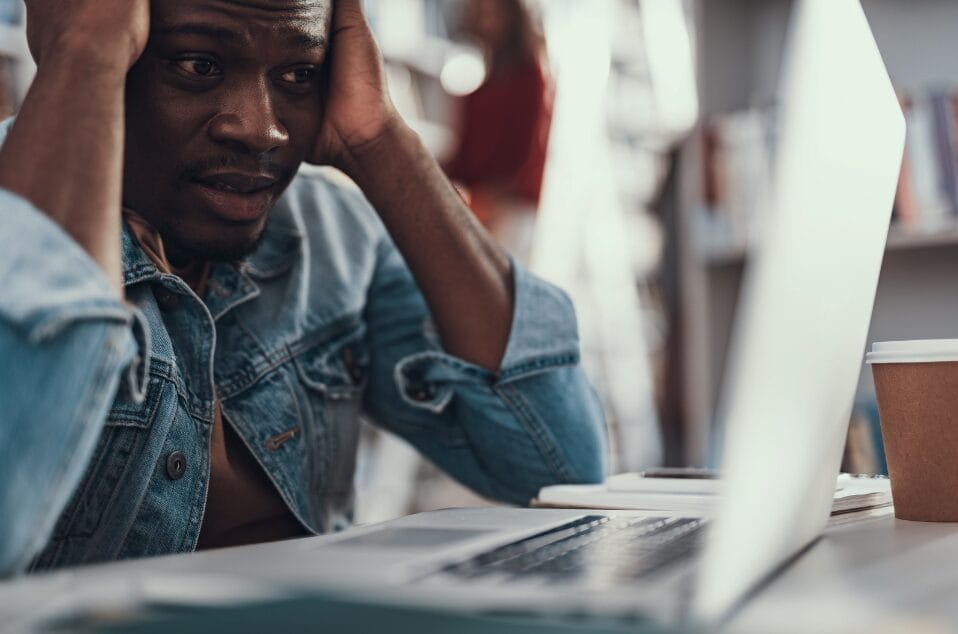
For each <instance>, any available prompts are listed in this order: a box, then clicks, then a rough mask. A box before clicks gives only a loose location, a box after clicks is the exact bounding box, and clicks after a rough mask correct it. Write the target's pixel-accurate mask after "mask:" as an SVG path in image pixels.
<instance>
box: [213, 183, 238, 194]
mask: <svg viewBox="0 0 958 634" xmlns="http://www.w3.org/2000/svg"><path fill="white" fill-rule="evenodd" d="M213 187H214V188H216V189H218V190H220V191H221V192H231V193H236V192H238V191H239V190H238V189H236V188H235V187H233V186H232V185H227V184H226V183H214V184H213Z"/></svg>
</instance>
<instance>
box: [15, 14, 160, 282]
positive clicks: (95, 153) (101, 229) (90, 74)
mask: <svg viewBox="0 0 958 634" xmlns="http://www.w3.org/2000/svg"><path fill="white" fill-rule="evenodd" d="M26 5H27V38H28V41H29V44H30V51H31V52H32V53H33V57H34V59H35V60H36V61H37V75H36V78H35V79H34V80H33V85H32V86H31V87H30V92H29V93H27V96H26V98H25V99H24V102H23V106H22V107H21V108H20V113H19V114H18V115H17V120H16V123H15V124H14V125H13V128H12V129H11V130H10V133H9V135H8V136H7V139H6V141H5V142H4V144H3V148H2V150H0V187H4V188H6V189H8V190H10V191H12V192H16V193H17V194H20V195H21V196H23V197H24V198H26V199H27V200H29V201H30V202H32V203H33V204H34V205H35V206H36V207H37V208H38V209H40V210H42V211H43V212H44V213H46V214H47V215H48V216H49V217H50V219H51V220H53V221H54V222H56V223H57V224H58V225H60V227H61V228H62V229H63V230H64V231H65V232H66V233H67V234H68V235H70V236H71V237H72V238H73V239H74V240H75V241H76V243H77V244H79V245H80V246H81V247H82V248H83V249H84V250H86V252H87V253H88V254H89V255H90V257H91V258H92V259H93V260H94V261H95V262H96V263H97V264H98V265H99V266H100V268H102V269H103V272H104V274H105V275H106V277H107V279H108V280H109V282H110V283H111V284H112V285H113V288H114V289H115V290H116V293H117V295H120V296H122V292H123V284H122V271H123V265H122V261H121V257H120V241H119V240H118V239H117V236H119V235H120V200H121V187H122V172H123V138H124V136H123V135H124V119H123V117H124V107H123V95H124V87H125V84H126V73H127V71H128V70H129V69H130V66H132V65H133V63H134V62H135V61H136V60H137V59H138V58H139V56H140V54H141V53H142V52H143V49H144V47H145V46H146V40H147V37H148V35H149V23H150V12H149V9H150V7H149V2H148V0H26Z"/></svg>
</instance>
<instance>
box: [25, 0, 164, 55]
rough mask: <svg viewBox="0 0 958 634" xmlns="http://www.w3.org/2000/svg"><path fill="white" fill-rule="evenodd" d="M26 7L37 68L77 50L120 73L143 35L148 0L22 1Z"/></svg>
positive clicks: (136, 51)
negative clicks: (117, 69) (61, 55)
mask: <svg viewBox="0 0 958 634" xmlns="http://www.w3.org/2000/svg"><path fill="white" fill-rule="evenodd" d="M26 6H27V41H28V42H29V44H30V52H31V53H32V54H33V58H34V59H35V60H36V62H37V66H38V67H42V66H43V64H44V62H45V61H47V60H50V59H51V58H54V57H56V56H57V55H59V54H82V55H84V56H89V57H90V58H91V60H90V61H92V62H96V63H97V64H101V65H102V64H110V66H111V67H112V65H113V64H116V67H117V68H121V69H123V72H124V73H126V71H127V70H129V69H130V67H131V66H132V65H133V63H134V62H136V60H137V59H139V57H140V55H141V54H142V53H143V49H144V47H145V46H146V40H147V37H148V36H149V31H150V5H149V2H148V0H26Z"/></svg>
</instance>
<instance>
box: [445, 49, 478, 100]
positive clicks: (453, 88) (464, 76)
mask: <svg viewBox="0 0 958 634" xmlns="http://www.w3.org/2000/svg"><path fill="white" fill-rule="evenodd" d="M485 79H486V62H485V60H484V59H483V56H482V53H481V52H480V51H479V50H478V49H476V48H474V47H471V46H456V47H455V48H454V49H453V50H452V51H451V52H450V53H449V55H448V57H447V58H446V62H445V63H444V64H443V67H442V71H441V72H440V74H439V81H440V82H441V83H442V87H443V89H444V90H445V91H446V92H447V93H449V94H450V95H453V96H454V97H461V96H463V95H468V94H469V93H471V92H475V90H476V89H477V88H479V86H481V85H482V82H483V81H485Z"/></svg>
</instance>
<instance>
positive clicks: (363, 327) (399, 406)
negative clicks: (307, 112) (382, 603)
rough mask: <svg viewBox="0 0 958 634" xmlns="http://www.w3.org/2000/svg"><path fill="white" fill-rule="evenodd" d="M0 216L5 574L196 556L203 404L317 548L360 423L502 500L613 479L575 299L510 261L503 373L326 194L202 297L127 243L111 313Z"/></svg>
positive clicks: (356, 212) (380, 237) (10, 203)
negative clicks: (176, 455)
mask: <svg viewBox="0 0 958 634" xmlns="http://www.w3.org/2000/svg"><path fill="white" fill-rule="evenodd" d="M0 213H2V214H3V217H4V222H3V229H2V231H0V421H2V422H0V574H5V575H9V574H13V573H17V572H22V571H25V570H30V569H48V568H55V567H61V566H68V565H77V564H86V563H92V562H100V561H109V560H114V559H122V558H131V557H141V556H147V555H159V554H164V553H175V552H184V551H190V550H192V549H193V548H194V546H195V543H196V539H197V536H198V534H199V530H200V526H201V523H202V520H203V512H204V506H205V501H206V490H207V484H208V481H209V451H210V426H211V423H212V417H213V403H214V397H215V395H218V396H219V397H220V399H221V401H222V407H223V412H224V414H225V416H226V418H227V419H228V421H229V423H230V424H232V425H233V426H234V427H235V429H236V431H237V432H238V434H239V435H240V437H241V438H242V439H243V440H244V441H245V443H246V445H247V446H248V447H249V449H250V451H251V452H252V453H253V455H254V456H255V457H256V459H257V460H258V461H259V463H260V464H261V465H262V466H263V468H264V469H265V470H266V472H267V473H268V475H269V477H270V478H271V479H272V481H273V482H274V483H275V485H276V488H277V490H278V491H279V493H280V495H281V496H282V498H283V499H284V500H285V501H286V503H287V504H288V505H289V507H290V509H291V510H292V512H293V513H294V514H295V515H296V517H297V518H299V520H300V521H301V522H302V523H303V525H304V526H306V527H307V528H308V529H309V530H310V531H313V532H315V533H322V532H326V531H332V530H339V529H342V528H345V527H346V526H348V525H349V524H350V520H351V511H352V503H353V472H354V467H355V459H356V445H357V441H358V430H359V426H358V418H359V416H360V415H365V416H368V417H369V418H370V419H371V420H373V421H374V422H375V423H377V424H379V425H381V426H382V427H384V428H386V429H388V430H390V431H393V432H395V433H397V434H399V435H401V436H402V437H403V438H405V439H406V440H408V441H409V442H410V443H411V444H413V445H414V446H415V447H417V448H418V449H419V450H420V451H421V452H422V453H424V454H425V455H426V456H427V457H428V458H429V459H431V460H432V461H434V462H435V463H436V464H438V465H439V466H440V467H442V468H443V469H444V470H446V471H447V472H449V473H450V474H452V475H453V476H454V477H455V478H457V479H458V480H460V481H461V482H463V483H465V484H466V485H468V486H470V487H471V488H473V489H474V490H476V491H478V492H479V493H481V494H483V495H486V496H489V497H492V498H495V499H498V500H502V501H506V502H510V503H515V504H524V503H526V502H528V501H529V499H530V498H532V497H533V496H534V495H535V493H536V492H537V490H538V489H539V488H540V487H542V486H545V485H549V484H555V483H562V482H596V481H599V480H601V479H602V477H603V475H604V473H603V471H604V457H605V437H604V434H605V431H604V425H603V421H602V415H601V411H600V408H599V405H598V403H597V401H596V399H595V396H594V393H593V390H592V389H591V387H590V386H589V384H588V382H587V380H586V378H585V377H584V375H583V373H582V371H581V369H580V367H579V365H578V359H579V348H578V340H577V332H576V323H575V317H574V313H573V308H572V305H571V303H570V301H569V300H568V298H567V297H566V295H565V294H564V293H562V292H561V291H560V290H558V289H556V288H555V287H553V286H550V285H549V284H547V283H545V282H543V281H541V280H539V279H537V278H535V277H533V276H532V275H531V274H529V273H528V272H527V271H526V270H524V269H523V268H522V267H521V266H520V265H518V264H514V275H515V289H516V307H515V315H514V319H513V325H512V333H511V336H510V340H509V343H508V348H507V351H506V355H505V358H504V360H503V362H502V365H501V371H500V372H499V373H498V374H493V373H490V372H488V371H486V370H484V369H482V368H479V367H476V366H474V365H471V364H469V363H466V362H465V361H462V360H460V359H457V358H455V357H453V356H450V355H448V354H446V353H445V352H443V350H442V348H441V346H440V344H439V342H438V341H437V338H436V336H435V334H434V332H433V328H432V326H431V323H430V320H429V315H428V311H427V309H426V306H425V303H424V302H423V299H422V297H421V295H420V294H419V292H418V290H417V288H416V285H415V283H414V281H413V279H412V277H411V275H410V273H409V271H408V269H407V268H406V266H405V265H404V263H403V260H402V258H401V256H400V254H399V252H398V251H397V250H396V248H395V247H394V246H393V244H392V242H391V241H390V239H389V236H388V234H387V233H386V231H385V229H384V228H383V226H382V224H381V223H380V222H379V219H378V217H377V216H376V214H375V212H374V211H373V210H372V209H371V208H370V206H369V204H368V203H367V202H366V200H365V199H364V198H363V196H362V195H361V194H360V193H359V192H357V191H354V190H352V189H350V188H348V187H342V186H339V185H335V184H333V183H332V182H331V181H330V180H329V179H328V178H327V177H325V176H321V175H319V174H314V173H310V174H301V175H300V176H298V177H297V178H296V179H295V180H294V182H293V184H292V185H291V187H290V189H289V190H288V192H287V193H286V194H285V195H284V197H283V199H282V200H281V202H280V203H279V204H278V205H277V208H276V209H275V210H274V212H273V215H272V217H271V220H270V222H269V225H268V228H267V230H266V233H265V237H264V239H263V241H262V243H261V245H260V246H259V247H258V249H257V251H256V252H255V253H254V254H253V255H252V256H250V257H249V258H248V259H247V260H246V261H244V262H241V263H236V264H225V263H221V264H216V265H215V266H214V268H213V272H212V274H211V278H210V284H209V292H208V294H207V297H206V298H204V299H201V298H199V297H197V296H196V295H195V294H194V293H193V292H192V291H191V290H190V288H189V287H188V286H187V285H186V284H185V283H184V282H183V281H182V280H180V279H179V278H177V277H175V276H171V275H164V274H161V273H160V272H159V271H158V270H157V269H156V267H155V266H154V265H153V264H152V263H151V262H150V260H149V259H148V258H147V256H146V255H145V254H144V253H143V252H142V251H141V249H140V248H139V247H138V246H137V244H136V243H135V241H134V240H133V239H132V238H131V236H130V234H129V232H128V231H126V229H124V233H123V235H122V251H123V260H124V269H125V274H124V283H125V287H126V299H127V304H124V303H121V302H120V301H118V300H116V299H115V298H114V297H112V296H111V293H110V289H109V286H108V284H107V281H106V279H105V278H104V276H103V274H102V273H101V271H100V269H98V268H97V266H96V265H95V264H94V263H93V262H92V260H90V258H89V257H88V256H87V255H86V254H85V253H84V252H83V251H82V250H81V249H80V248H79V247H78V246H77V245H76V244H75V243H74V242H73V241H72V240H71V239H70V238H69V237H68V236H66V235H65V234H64V233H63V232H62V231H61V230H60V229H59V228H58V227H57V226H56V225H55V224H53V223H52V222H51V221H50V220H48V219H47V217H46V216H45V215H44V214H42V213H41V212H39V211H38V210H36V209H34V208H33V207H32V206H31V205H30V204H29V203H27V202H26V201H24V200H23V199H21V198H19V197H17V196H15V195H13V194H10V193H8V192H5V191H2V190H0ZM158 298H160V301H158ZM171 298H173V299H171ZM176 451H178V452H181V453H182V454H183V456H184V457H185V460H186V469H185V473H184V475H183V477H181V478H180V479H173V478H171V477H170V475H169V473H168V469H167V458H168V456H169V455H170V454H171V453H172V452H176Z"/></svg>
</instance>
